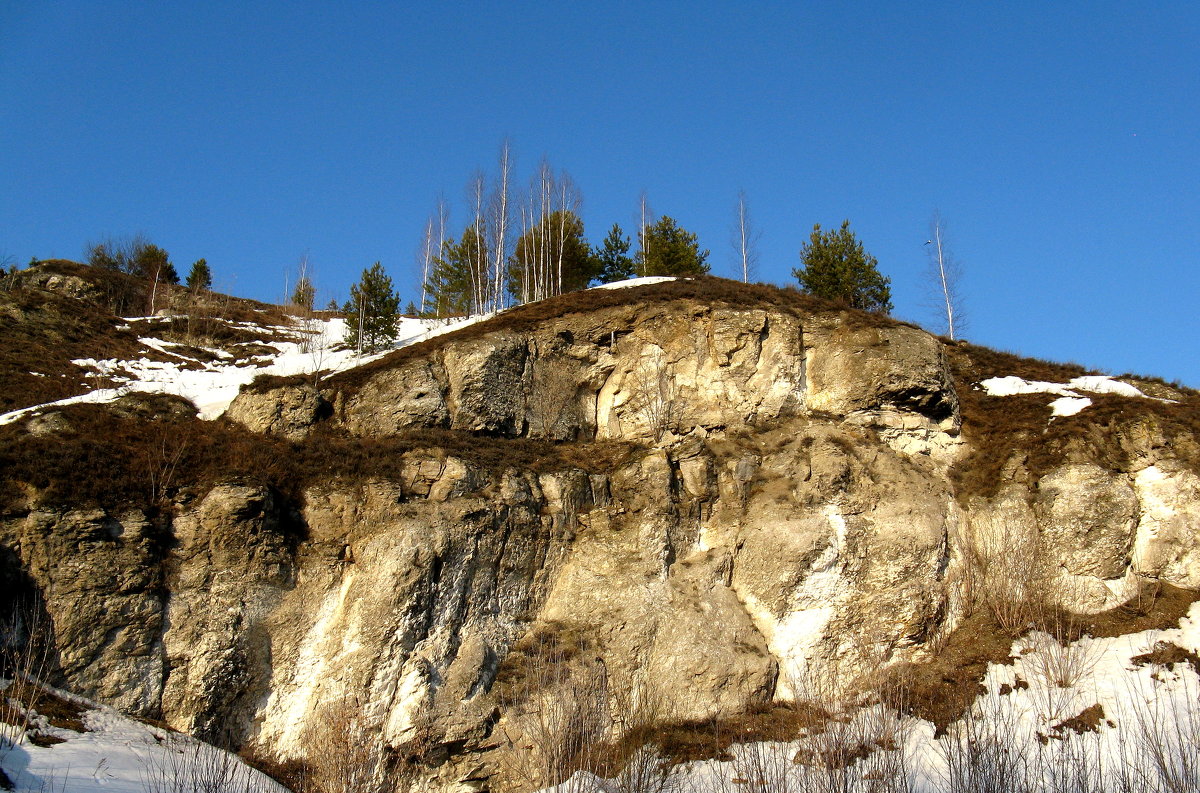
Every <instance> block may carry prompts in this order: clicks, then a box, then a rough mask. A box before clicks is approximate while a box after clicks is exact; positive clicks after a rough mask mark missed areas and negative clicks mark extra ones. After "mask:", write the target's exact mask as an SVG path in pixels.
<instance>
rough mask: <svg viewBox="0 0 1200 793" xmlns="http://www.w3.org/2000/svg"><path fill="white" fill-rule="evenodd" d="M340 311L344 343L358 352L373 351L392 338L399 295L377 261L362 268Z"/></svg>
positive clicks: (386, 343) (395, 331)
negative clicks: (346, 329)
mask: <svg viewBox="0 0 1200 793" xmlns="http://www.w3.org/2000/svg"><path fill="white" fill-rule="evenodd" d="M344 311H345V313H346V324H347V325H348V326H349V332H348V333H347V334H346V343H347V344H349V345H350V346H352V347H355V348H356V349H358V351H359V352H368V353H369V352H375V351H377V350H381V349H383V348H384V347H386V346H388V345H389V344H391V343H392V342H394V341H395V340H396V333H397V328H396V321H397V320H398V319H399V318H400V296H399V295H397V294H396V292H395V291H394V290H393V289H392V279H391V278H389V277H388V275H387V273H385V272H384V271H383V266H382V265H381V264H380V263H379V262H375V264H373V265H371V266H370V267H369V268H367V269H366V270H363V272H362V278H361V279H359V282H358V283H357V284H355V285H354V286H352V287H350V299H349V300H348V301H346V305H345V307H344Z"/></svg>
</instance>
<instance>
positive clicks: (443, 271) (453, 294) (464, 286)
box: [425, 225, 490, 317]
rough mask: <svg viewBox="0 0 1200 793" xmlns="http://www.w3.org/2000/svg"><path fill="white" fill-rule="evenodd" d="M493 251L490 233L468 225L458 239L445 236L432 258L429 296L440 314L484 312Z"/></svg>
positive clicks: (431, 306)
mask: <svg viewBox="0 0 1200 793" xmlns="http://www.w3.org/2000/svg"><path fill="white" fill-rule="evenodd" d="M489 256H490V251H489V248H488V244H487V236H486V234H485V233H484V232H481V231H480V230H479V229H477V227H476V226H474V225H471V226H468V227H467V229H466V231H464V232H463V234H462V237H461V238H459V239H458V240H457V241H455V240H453V239H449V240H446V242H445V243H443V244H442V251H441V255H439V256H438V257H437V258H436V259H434V260H433V269H432V271H431V272H430V275H429V282H428V283H427V284H426V285H425V291H426V293H427V297H426V300H427V302H428V304H429V307H430V308H431V309H432V310H433V312H434V316H437V317H454V316H463V315H466V314H478V313H481V312H482V311H483V310H484V308H485V305H486V302H487V297H488V294H489V291H488V290H489V286H490V279H489V276H488V273H489Z"/></svg>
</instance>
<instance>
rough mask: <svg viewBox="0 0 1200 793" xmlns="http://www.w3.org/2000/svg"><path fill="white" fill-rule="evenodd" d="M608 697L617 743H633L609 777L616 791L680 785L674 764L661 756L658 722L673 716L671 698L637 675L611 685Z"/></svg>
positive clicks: (649, 791)
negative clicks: (619, 737) (622, 682)
mask: <svg viewBox="0 0 1200 793" xmlns="http://www.w3.org/2000/svg"><path fill="white" fill-rule="evenodd" d="M609 696H610V701H611V705H612V709H613V713H614V721H615V724H616V728H617V730H618V731H619V732H620V734H621V743H622V744H624V745H626V746H630V745H632V746H634V749H633V751H632V752H630V753H629V754H628V756H627V757H626V758H624V759H623V761H622V762H621V769H620V771H619V772H618V773H617V775H616V776H615V777H614V778H613V784H614V787H615V788H616V790H617V791H618V793H673V792H674V791H677V790H679V788H680V783H681V779H680V769H679V766H678V765H675V764H674V763H672V762H670V761H669V760H668V759H666V758H665V757H663V752H662V749H663V747H662V745H661V738H662V733H661V732H660V729H659V728H660V726H661V725H663V724H666V723H670V722H673V721H674V720H675V718H674V716H675V711H674V708H673V707H672V702H671V701H670V700H669V699H668V697H667V695H666V693H665V692H664V691H663V689H662V688H661V687H660V686H657V685H655V684H654V683H652V682H650V681H647V680H646V679H645V677H644V676H639V677H638V678H637V679H636V680H635V681H633V682H632V683H631V684H630V685H627V686H619V685H618V686H613V687H612V689H611V691H610V695H609Z"/></svg>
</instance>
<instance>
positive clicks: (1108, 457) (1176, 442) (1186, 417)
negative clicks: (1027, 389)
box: [947, 344, 1200, 505]
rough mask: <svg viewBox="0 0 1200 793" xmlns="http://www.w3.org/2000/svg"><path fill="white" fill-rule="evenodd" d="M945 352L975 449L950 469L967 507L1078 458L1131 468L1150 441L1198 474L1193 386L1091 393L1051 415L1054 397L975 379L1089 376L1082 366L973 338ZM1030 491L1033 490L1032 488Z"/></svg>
mask: <svg viewBox="0 0 1200 793" xmlns="http://www.w3.org/2000/svg"><path fill="white" fill-rule="evenodd" d="M947 353H948V356H949V359H950V364H951V370H952V372H953V375H954V383H955V388H956V390H957V392H958V398H959V404H960V409H961V411H962V417H963V422H962V432H963V435H964V437H965V438H966V439H967V441H969V443H970V453H969V454H968V455H966V456H965V457H963V458H962V459H960V460H959V461H958V462H957V463H956V464H955V466H954V468H953V469H952V471H951V477H952V480H953V482H954V485H955V493H956V496H957V497H958V499H959V501H960V503H962V504H964V505H966V504H967V503H968V501H969V500H970V499H971V498H972V497H973V496H982V497H984V498H988V497H991V496H993V495H995V494H996V492H997V490H998V489H999V488H1000V487H1001V486H1002V485H1004V484H1005V483H1008V482H1012V481H1014V479H1015V478H1017V477H1025V478H1026V479H1027V483H1030V484H1031V483H1033V482H1036V481H1037V479H1039V478H1040V477H1041V476H1043V475H1044V474H1046V473H1048V472H1049V471H1051V470H1052V469H1053V468H1055V467H1057V466H1059V465H1062V464H1064V463H1067V462H1072V461H1076V460H1086V461H1089V462H1094V463H1097V464H1099V465H1101V466H1104V467H1107V468H1110V469H1111V470H1114V471H1128V470H1130V469H1131V467H1132V465H1133V463H1134V462H1135V460H1136V458H1137V457H1138V456H1139V455H1140V454H1143V453H1145V451H1146V447H1147V444H1149V445H1160V444H1161V445H1167V446H1169V447H1170V448H1171V449H1172V452H1173V454H1174V455H1175V456H1176V457H1177V458H1178V459H1179V460H1180V461H1181V462H1182V463H1184V465H1186V466H1188V467H1189V468H1190V469H1191V470H1192V471H1194V472H1196V473H1198V474H1200V394H1198V393H1197V392H1195V391H1191V390H1190V389H1182V390H1180V391H1179V393H1180V395H1181V398H1180V399H1179V400H1177V401H1174V402H1163V401H1158V400H1153V399H1142V398H1129V397H1121V396H1114V395H1103V394H1088V396H1089V398H1091V400H1092V402H1093V404H1092V405H1091V406H1090V407H1088V408H1086V409H1085V410H1083V411H1081V412H1080V413H1077V414H1075V415H1074V416H1060V417H1056V418H1054V419H1053V421H1052V420H1051V413H1050V407H1049V404H1050V402H1051V401H1052V400H1053V398H1054V397H1053V396H1051V395H1048V394H1029V395H1019V396H1006V397H993V396H988V395H987V394H985V393H984V392H983V391H982V390H981V389H979V388H978V387H977V384H978V383H979V382H980V381H981V380H984V379H987V378H989V377H999V376H1005V375H1016V376H1018V377H1023V378H1025V379H1030V380H1044V381H1048V382H1056V383H1065V382H1066V381H1067V380H1069V379H1071V378H1073V377H1078V376H1080V375H1083V374H1088V373H1089V372H1087V371H1086V370H1085V369H1083V367H1080V366H1078V365H1076V364H1054V363H1050V362H1048V361H1040V360H1036V359H1032V358H1020V357H1018V356H1015V355H1012V354H1010V353H1003V352H997V351H995V350H989V349H987V348H984V347H976V346H973V345H968V344H954V345H948V346H947ZM1028 491H1029V493H1030V494H1031V495H1032V493H1033V492H1034V489H1033V488H1032V487H1030V488H1028Z"/></svg>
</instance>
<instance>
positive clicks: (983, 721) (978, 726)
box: [938, 698, 1036, 793]
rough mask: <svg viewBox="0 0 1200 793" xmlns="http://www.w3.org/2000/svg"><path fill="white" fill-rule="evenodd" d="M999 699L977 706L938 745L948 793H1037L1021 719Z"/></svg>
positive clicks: (944, 783) (953, 726)
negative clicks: (1031, 782) (943, 764)
mask: <svg viewBox="0 0 1200 793" xmlns="http://www.w3.org/2000/svg"><path fill="white" fill-rule="evenodd" d="M1002 702H1003V701H1002V700H999V699H998V698H991V699H988V700H984V701H983V702H980V703H976V706H975V707H973V708H971V710H969V711H968V712H967V713H966V715H964V716H963V718H962V719H960V720H959V721H958V722H956V723H955V724H953V725H952V726H951V728H950V729H949V730H948V731H947V733H946V735H944V736H943V737H942V738H941V739H940V740H939V742H938V749H939V750H940V751H941V754H942V758H943V760H944V761H945V769H944V776H943V778H942V779H941V780H940V781H941V783H942V790H944V791H945V792H946V793H1034V791H1035V790H1036V788H1034V787H1033V786H1031V784H1030V779H1031V777H1032V774H1031V769H1030V763H1031V758H1030V756H1029V747H1028V745H1027V743H1025V742H1024V741H1022V740H1021V730H1020V725H1019V717H1018V714H1017V713H1016V711H1015V709H1014V708H1011V707H1006V706H1004V705H1003V704H1001V703H1002Z"/></svg>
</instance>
